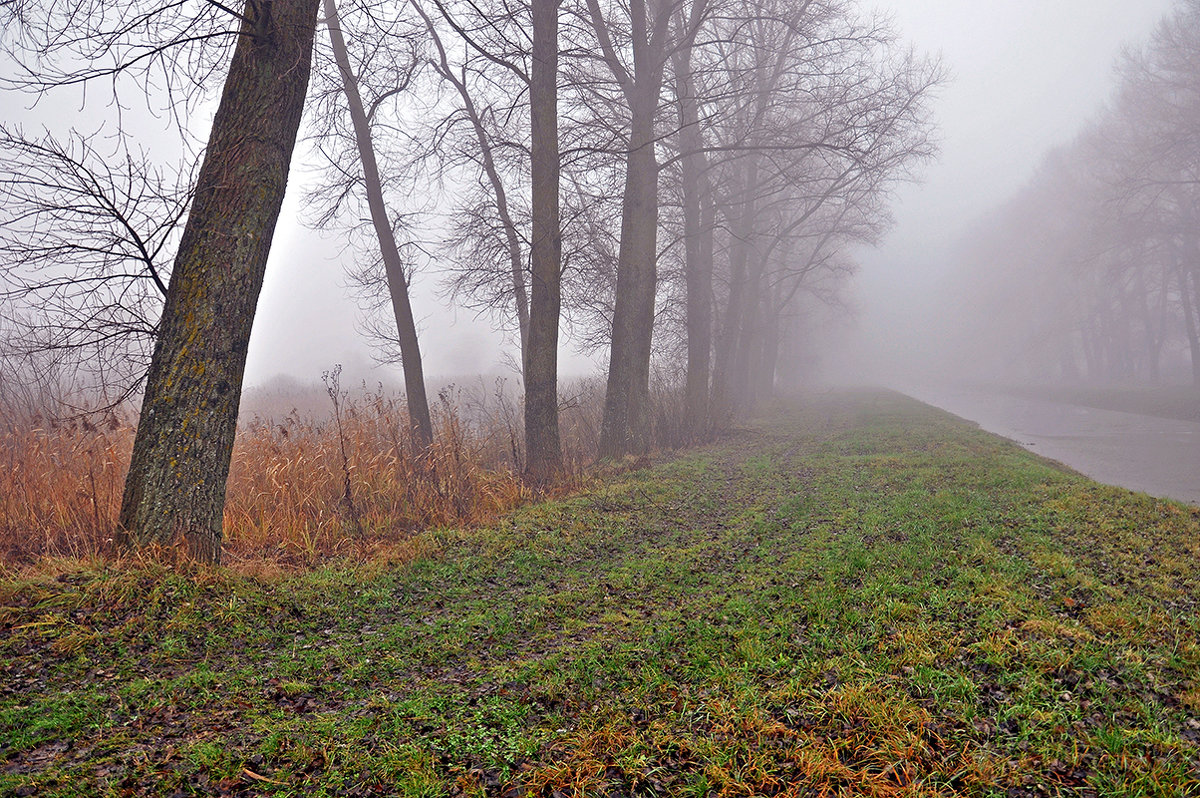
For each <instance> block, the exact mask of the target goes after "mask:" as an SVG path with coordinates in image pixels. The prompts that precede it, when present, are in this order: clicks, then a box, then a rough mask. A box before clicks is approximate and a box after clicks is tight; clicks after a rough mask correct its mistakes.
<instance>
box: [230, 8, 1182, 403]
mask: <svg viewBox="0 0 1200 798" xmlns="http://www.w3.org/2000/svg"><path fill="white" fill-rule="evenodd" d="M878 6H879V8H880V9H882V10H883V11H885V12H887V13H889V14H891V15H893V16H894V19H895V21H896V23H897V28H898V30H899V31H900V33H901V34H902V35H903V36H904V37H905V38H906V39H907V40H908V41H910V42H911V43H912V45H913V46H915V47H917V48H919V49H922V50H926V51H930V52H934V53H940V54H941V55H942V57H943V58H944V60H945V64H946V65H947V66H948V68H949V70H950V72H951V81H950V82H949V84H948V85H947V86H946V87H944V88H943V89H942V90H941V94H940V97H939V99H938V101H937V103H936V107H935V114H936V122H937V125H938V127H939V138H940V146H941V152H940V155H939V156H938V158H937V160H936V161H935V162H934V163H932V164H930V165H929V166H927V167H926V168H925V169H924V170H923V175H922V177H921V180H920V182H919V183H915V184H912V185H905V186H901V187H899V188H898V189H897V190H896V191H895V195H894V199H893V202H892V211H893V214H894V216H895V227H894V229H893V230H892V231H891V232H890V233H889V234H888V235H887V236H886V238H885V239H884V240H883V241H882V242H881V244H880V245H879V246H878V247H863V248H861V249H860V250H859V251H857V252H856V253H855V256H856V259H857V260H858V262H859V264H860V269H861V270H860V272H859V275H858V277H857V279H856V292H857V293H856V295H855V297H854V301H855V302H856V304H857V309H858V314H859V316H858V319H857V322H856V328H855V332H854V334H853V335H852V337H851V338H850V339H849V340H839V337H840V334H841V332H840V331H839V333H838V335H834V336H830V337H831V338H832V339H833V340H834V341H835V342H836V343H831V344H830V348H829V349H828V350H826V351H823V352H822V353H821V354H820V358H821V361H822V363H823V365H824V369H823V370H822V371H823V374H824V376H825V377H827V378H830V379H835V380H837V381H849V382H879V381H883V382H888V381H898V380H899V381H904V380H910V378H911V377H914V376H917V375H921V374H930V375H936V374H941V373H942V369H941V367H940V364H939V363H938V362H937V358H938V357H941V356H943V355H944V343H945V342H944V341H942V340H939V337H940V336H943V335H945V334H946V330H945V328H944V326H943V325H941V324H940V323H937V322H936V321H935V320H936V319H938V317H939V315H940V314H941V313H943V312H944V311H945V310H946V309H947V308H948V307H953V306H954V304H955V303H956V302H957V301H959V299H958V298H956V297H955V296H954V295H946V294H945V293H944V291H943V290H942V289H943V287H944V286H945V285H946V284H947V282H948V281H949V280H950V279H951V276H952V274H953V273H954V271H955V269H956V267H957V266H958V265H959V264H956V263H955V260H954V249H955V247H956V246H957V245H958V244H959V243H960V242H961V241H962V239H963V237H964V236H965V235H966V234H967V232H968V230H969V229H970V228H971V225H972V224H974V223H976V222H977V221H978V220H979V219H980V218H982V217H985V216H986V215H987V214H988V213H990V212H992V211H995V210H996V209H997V208H999V206H1001V205H1002V204H1003V203H1004V202H1005V201H1006V200H1007V199H1008V198H1009V197H1011V196H1012V195H1013V194H1014V193H1015V192H1017V191H1018V190H1019V189H1020V188H1021V187H1022V186H1023V185H1025V184H1026V183H1027V182H1028V181H1029V180H1030V179H1031V178H1032V176H1033V174H1034V171H1035V169H1036V168H1037V166H1038V164H1039V163H1040V162H1041V160H1042V158H1043V157H1044V156H1045V155H1046V153H1048V152H1049V151H1050V150H1051V149H1053V148H1055V147H1058V146H1061V145H1063V144H1065V143H1067V142H1069V141H1070V140H1071V139H1072V138H1074V137H1075V136H1076V135H1078V133H1079V132H1080V131H1081V130H1082V129H1083V127H1084V125H1085V124H1086V123H1087V122H1088V120H1089V119H1092V118H1094V117H1095V116H1096V115H1097V113H1098V112H1099V110H1100V109H1101V107H1102V106H1103V105H1104V103H1105V102H1106V101H1107V100H1108V99H1109V97H1110V95H1111V93H1112V91H1113V90H1114V89H1115V87H1116V85H1117V79H1116V75H1115V72H1114V64H1115V61H1116V59H1117V57H1118V55H1119V54H1120V52H1121V50H1122V48H1124V47H1126V46H1132V45H1138V44H1140V43H1142V42H1144V41H1145V39H1146V38H1147V37H1148V36H1149V34H1150V32H1151V31H1152V29H1153V28H1154V26H1155V24H1156V23H1157V22H1158V21H1159V20H1160V19H1161V18H1162V17H1163V15H1164V14H1165V13H1166V12H1167V11H1168V10H1169V9H1170V8H1171V6H1172V3H1171V2H1170V0H1147V1H1146V2H1141V3H1125V2H1119V0H1104V1H1103V2H1092V1H1091V0H1086V1H1085V0H1059V1H1058V2H1054V3H1045V2H1038V1H1037V0H1022V1H1021V2H1005V3H990V4H987V3H984V4H981V3H977V2H973V1H972V0H894V1H893V2H891V3H880V4H878ZM309 176H310V175H309V174H308V173H306V172H304V171H303V170H300V171H298V172H297V174H296V176H295V177H294V178H293V185H292V186H291V188H290V189H289V194H288V200H287V205H286V206H285V210H284V212H283V218H284V219H291V218H295V217H296V216H297V210H298V205H299V202H300V198H301V196H302V190H303V185H304V182H305V180H306V178H307V177H309ZM343 249H344V247H343V245H342V244H341V243H339V242H338V241H337V240H336V237H335V236H323V235H321V234H320V233H315V232H313V231H311V230H308V229H305V228H304V227H302V226H300V225H297V224H288V225H281V229H280V232H279V234H278V236H277V241H276V244H275V247H274V251H273V252H272V259H271V265H270V268H269V269H268V272H267V281H266V284H265V286H264V290H263V295H262V300H261V302H260V306H259V318H258V321H257V322H256V325H255V331H254V337H253V339H252V344H251V349H250V358H249V362H248V364H247V381H248V383H249V384H251V385H254V384H262V383H264V382H266V381H268V380H270V379H271V378H272V377H273V376H275V375H277V374H287V375H291V376H293V377H297V378H300V379H309V380H311V379H315V378H316V376H318V375H319V374H320V372H321V371H322V370H323V369H327V368H330V367H331V366H332V364H334V363H343V364H345V366H346V368H347V371H348V373H351V374H354V375H356V376H359V377H361V378H364V379H368V380H375V379H379V378H387V377H389V376H391V377H393V378H394V377H395V373H394V369H392V368H391V367H386V366H378V365H377V364H376V363H375V360H374V356H373V353H372V350H371V349H370V347H369V345H368V344H367V343H366V342H365V341H364V340H363V339H362V336H361V335H359V334H358V332H357V326H356V319H357V317H358V315H359V311H358V308H357V305H356V303H355V301H354V299H353V298H352V296H351V295H350V292H349V291H348V289H347V283H346V278H345V275H344V271H343V269H342V265H341V263H342V259H343V258H344V257H345V256H344V252H343ZM440 279H441V278H440V275H439V274H438V273H437V272H436V268H435V267H428V268H425V269H424V270H422V271H420V272H419V273H418V274H417V276H416V278H415V279H414V290H415V295H416V299H415V304H416V306H417V308H418V315H419V317H420V325H421V329H422V333H423V344H424V347H425V357H426V360H427V363H428V365H427V371H428V372H429V373H431V374H434V375H449V376H460V375H470V374H476V373H503V374H510V375H512V376H517V375H516V374H515V373H514V371H513V367H512V366H513V363H514V362H515V360H514V358H515V357H516V347H515V342H514V341H513V339H512V336H511V335H503V334H500V333H498V332H497V330H496V325H495V323H494V320H493V319H491V318H489V317H488V316H487V315H486V314H482V315H481V314H478V313H475V312H472V311H469V310H462V309H455V308H454V307H451V306H449V305H448V303H447V301H446V300H445V297H444V295H443V293H442V292H441V290H440V284H439V283H440ZM560 356H561V357H562V359H563V366H562V368H563V371H564V373H565V374H566V375H583V374H590V373H595V372H596V371H598V370H600V369H602V368H603V365H604V363H603V360H604V359H603V355H602V354H600V355H592V356H588V355H585V354H581V353H580V352H579V351H578V349H577V347H576V346H574V345H573V342H572V341H571V340H570V339H569V338H566V339H565V340H564V341H563V345H562V347H561V350H560Z"/></svg>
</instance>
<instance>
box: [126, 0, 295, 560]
mask: <svg viewBox="0 0 1200 798" xmlns="http://www.w3.org/2000/svg"><path fill="white" fill-rule="evenodd" d="M318 7H319V0H287V2H283V0H274V1H272V0H261V1H260V2H255V3H246V7H245V12H244V13H245V14H246V17H247V18H246V20H245V21H244V23H243V25H242V30H241V33H242V35H241V37H240V38H239V40H238V44H237V47H236V48H235V50H234V54H233V60H232V62H231V64H230V68H229V75H228V77H227V78H226V81H225V88H224V91H223V93H222V96H221V103H220V106H219V107H218V109H217V114H216V117H215V118H214V119H213V128H212V134H211V136H210V138H209V142H208V149H207V152H206V154H205V157H204V163H203V164H202V166H201V167H200V174H199V176H198V178H197V183H196V198H195V200H194V202H193V205H192V209H191V213H190V214H189V216H188V221H187V225H186V226H185V228H184V231H183V236H182V238H181V240H180V243H179V252H178V255H177V256H176V259H175V268H174V272H173V273H172V275H171V283H170V286H169V288H168V291H167V300H166V306H165V308H164V309H163V316H162V320H161V322H160V324H159V332H158V338H157V340H156V343H155V347H154V355H153V358H152V359H151V363H150V371H149V375H148V377H147V382H146V396H145V399H144V400H143V402H142V413H141V420H140V422H139V424H138V430H137V436H136V439H135V441H134V446H133V460H132V462H131V464H130V468H129V474H128V477H127V479H126V482H125V495H124V500H123V503H122V506H121V517H120V527H121V530H122V532H121V534H120V538H121V541H122V542H125V543H130V542H133V543H150V542H156V543H162V544H169V543H172V542H174V541H175V540H176V539H177V538H179V537H182V538H183V539H184V540H185V541H186V543H187V545H188V548H189V549H190V551H191V553H192V555H193V556H195V557H196V558H197V559H200V560H203V561H206V562H212V563H216V562H219V561H220V557H221V521H222V512H223V510H224V505H225V483H226V479H227V477H228V474H229V458H230V454H231V452H232V450H233V438H234V434H235V431H236V428H237V414H238V405H239V402H240V398H241V386H242V372H243V370H244V368H245V364H246V349H247V346H248V344H249V341H250V329H251V326H252V324H253V321H254V311H255V306H256V305H257V304H258V295H259V292H260V290H261V289H262V282H263V274H264V271H265V269H266V263H267V255H268V253H269V252H270V249H271V239H272V237H273V235H274V231H275V223H276V220H277V219H278V218H279V209H280V205H281V204H282V202H283V195H284V190H285V189H286V187H287V177H288V168H289V166H290V164H291V158H292V149H293V147H294V146H295V142H296V131H297V129H298V128H299V126H300V116H301V112H302V111H303V108H304V97H305V94H306V92H307V90H308V78H309V67H310V63H311V59H312V44H313V34H314V31H315V28H316V18H317V9H318Z"/></svg>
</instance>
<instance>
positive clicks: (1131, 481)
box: [899, 387, 1200, 504]
mask: <svg viewBox="0 0 1200 798" xmlns="http://www.w3.org/2000/svg"><path fill="white" fill-rule="evenodd" d="M899 390H900V391H901V392H902V393H905V394H908V395H909V396H912V397H914V398H916V399H919V400H921V401H922V402H926V403H927V404H931V405H934V406H935V407H940V408H942V409H943V410H947V411H949V412H951V413H953V414H954V415H956V416H960V417H961V418H965V419H968V420H970V421H974V422H975V423H977V424H978V425H979V426H980V427H982V428H983V429H985V430H987V431H988V432H994V433H996V434H998V435H1003V436H1004V437H1006V438H1011V439H1012V440H1014V441H1016V442H1018V443H1020V444H1021V445H1022V446H1024V447H1025V448H1027V449H1029V450H1030V451H1033V452H1036V453H1038V454H1040V455H1042V456H1043V457H1049V458H1050V459H1052V460H1058V461H1059V462H1060V463H1064V464H1065V465H1068V466H1070V467H1071V468H1073V469H1075V470H1076V471H1079V472H1081V473H1083V474H1087V475H1088V476H1089V477H1091V478H1092V479H1095V480H1097V481H1099V482H1104V483H1107V484H1110V485H1120V486H1121V487H1125V488H1132V489H1133V490H1139V491H1144V492H1145V493H1149V494H1150V495H1152V496H1160V497H1164V498H1170V499H1178V500H1179V501H1184V502H1190V503H1192V504H1200V423H1196V422H1192V421H1177V420H1174V419H1166V418H1156V417H1153V416H1143V415H1139V414H1136V413H1121V412H1117V411H1115V410H1098V409H1095V408H1091V407H1080V406H1078V405H1067V404H1060V403H1057V402H1044V401H1036V400H1030V399H1018V398H1016V397H1012V396H1003V395H998V394H991V393H986V392H983V391H976V390H968V389H962V388H928V387H922V388H912V387H905V388H902V389H899Z"/></svg>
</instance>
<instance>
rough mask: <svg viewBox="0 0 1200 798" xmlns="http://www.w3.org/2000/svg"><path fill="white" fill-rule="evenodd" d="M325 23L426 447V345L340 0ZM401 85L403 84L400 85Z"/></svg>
mask: <svg viewBox="0 0 1200 798" xmlns="http://www.w3.org/2000/svg"><path fill="white" fill-rule="evenodd" d="M324 4H325V25H326V27H327V28H328V30H329V42H330V45H331V46H332V48H333V58H334V62H335V63H336V64H337V69H338V75H339V76H340V78H341V82H342V90H343V93H344V96H345V98H346V104H347V106H348V107H349V111H350V120H351V123H352V125H353V128H354V142H355V146H356V148H357V151H358V158H359V163H360V165H361V167H362V188H363V191H364V192H365V193H366V195H367V206H368V208H369V209H370V215H371V224H372V226H373V227H374V230H375V237H376V240H377V241H378V243H379V250H380V254H381V257H382V258H383V269H384V274H385V276H386V279H387V288H388V296H389V298H390V300H391V306H392V313H393V316H394V318H395V322H396V335H397V341H398V342H399V345H400V364H401V367H402V368H403V369H404V387H405V392H406V394H407V401H408V414H409V418H410V419H411V421H412V424H413V430H414V432H415V433H416V435H417V439H418V440H419V441H420V443H421V445H422V446H428V445H429V444H431V443H432V442H433V420H432V419H431V417H430V415H429V400H428V399H427V397H426V395H425V375H424V370H423V368H422V364H421V346H420V342H419V341H418V339H417V325H416V321H415V320H414V319H413V311H412V302H411V301H410V298H409V290H408V280H407V279H406V278H405V276H404V261H403V259H402V258H401V256H400V249H399V247H397V246H396V234H395V231H394V230H393V229H392V222H391V219H390V218H389V216H388V211H387V206H386V205H385V203H384V198H383V183H382V181H381V180H380V177H379V166H378V165H377V163H376V160H375V145H374V143H373V141H372V134H371V122H370V119H368V117H367V110H366V108H365V107H364V106H363V101H362V96H361V95H360V94H359V91H358V78H357V77H356V75H355V74H354V71H353V69H352V68H351V66H350V55H349V52H348V51H347V49H346V40H345V37H344V36H343V35H342V27H341V22H340V20H339V18H338V10H337V3H336V2H335V0H324ZM401 88H402V87H401Z"/></svg>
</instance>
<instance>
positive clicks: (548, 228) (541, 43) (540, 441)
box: [524, 0, 562, 482]
mask: <svg viewBox="0 0 1200 798" xmlns="http://www.w3.org/2000/svg"><path fill="white" fill-rule="evenodd" d="M530 12H531V14H532V16H533V65H532V74H531V75H530V83H529V107H530V118H531V124H532V129H531V131H530V132H531V147H532V149H531V155H532V164H531V168H532V175H531V176H532V183H533V185H532V189H533V198H532V199H533V204H532V211H533V219H532V228H533V229H532V235H533V239H532V241H531V242H530V244H531V246H530V256H531V260H532V285H531V286H530V288H531V289H532V292H531V296H530V305H529V345H528V346H527V347H526V349H525V353H524V358H525V362H524V368H525V469H526V472H527V474H528V476H529V477H530V479H532V480H534V481H539V482H540V481H545V480H547V479H550V478H552V477H553V476H554V475H555V474H556V473H557V472H558V471H559V470H560V469H561V468H562V450H561V446H560V442H559V434H558V322H559V312H560V306H561V303H562V286H561V284H560V279H561V276H562V268H561V262H562V232H561V230H560V229H559V205H558V202H559V199H558V181H559V155H558V2H557V0H533V3H532V5H531V7H530Z"/></svg>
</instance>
